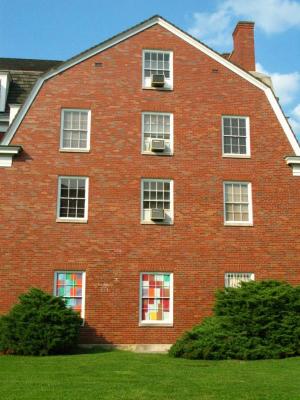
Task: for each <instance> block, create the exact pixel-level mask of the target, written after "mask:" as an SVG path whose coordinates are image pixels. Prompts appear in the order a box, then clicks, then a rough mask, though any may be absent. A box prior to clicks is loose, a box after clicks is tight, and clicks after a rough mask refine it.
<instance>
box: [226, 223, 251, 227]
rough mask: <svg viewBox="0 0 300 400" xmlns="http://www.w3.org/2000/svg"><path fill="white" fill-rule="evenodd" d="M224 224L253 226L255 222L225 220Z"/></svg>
mask: <svg viewBox="0 0 300 400" xmlns="http://www.w3.org/2000/svg"><path fill="white" fill-rule="evenodd" d="M224 226H253V222H224Z"/></svg>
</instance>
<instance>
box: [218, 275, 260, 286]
mask: <svg viewBox="0 0 300 400" xmlns="http://www.w3.org/2000/svg"><path fill="white" fill-rule="evenodd" d="M228 275H249V280H248V281H255V274H254V273H253V272H241V271H239V272H225V274H224V287H225V288H235V287H239V286H240V283H241V282H248V281H243V280H240V281H239V284H238V285H237V286H229V285H227V282H228V280H229V277H228ZM236 279H237V278H236Z"/></svg>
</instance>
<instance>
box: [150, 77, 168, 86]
mask: <svg viewBox="0 0 300 400" xmlns="http://www.w3.org/2000/svg"><path fill="white" fill-rule="evenodd" d="M151 86H152V87H164V86H165V76H164V75H152V82H151Z"/></svg>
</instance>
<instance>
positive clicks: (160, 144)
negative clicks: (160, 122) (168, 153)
mask: <svg viewBox="0 0 300 400" xmlns="http://www.w3.org/2000/svg"><path fill="white" fill-rule="evenodd" d="M164 150H165V141H164V139H151V151H164Z"/></svg>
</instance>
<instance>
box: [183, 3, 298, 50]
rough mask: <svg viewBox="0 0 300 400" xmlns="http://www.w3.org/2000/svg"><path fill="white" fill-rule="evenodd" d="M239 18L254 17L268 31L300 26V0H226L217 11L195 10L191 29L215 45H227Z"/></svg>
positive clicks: (260, 26)
mask: <svg viewBox="0 0 300 400" xmlns="http://www.w3.org/2000/svg"><path fill="white" fill-rule="evenodd" d="M237 19H247V20H249V19H250V20H253V21H255V23H256V26H257V27H258V28H260V29H262V30H263V31H264V32H265V33H267V34H273V33H279V32H284V31H286V30H288V29H290V28H293V27H298V28H300V3H299V2H298V1H295V0H263V1H258V0H247V1H246V0H225V1H222V2H221V3H220V4H219V6H218V7H217V8H216V10H215V11H214V12H211V13H200V12H195V13H194V14H193V23H192V26H191V27H190V29H189V30H188V31H189V33H190V34H191V35H193V36H196V37H198V38H199V39H200V40H203V41H205V43H207V44H209V45H211V46H216V47H224V46H227V45H229V44H230V43H231V34H232V28H233V26H234V23H235V22H236V20H237Z"/></svg>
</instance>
